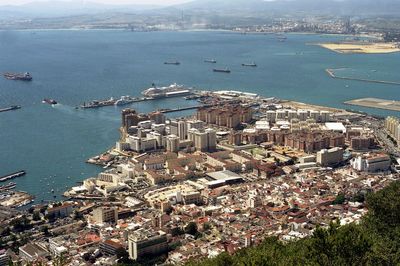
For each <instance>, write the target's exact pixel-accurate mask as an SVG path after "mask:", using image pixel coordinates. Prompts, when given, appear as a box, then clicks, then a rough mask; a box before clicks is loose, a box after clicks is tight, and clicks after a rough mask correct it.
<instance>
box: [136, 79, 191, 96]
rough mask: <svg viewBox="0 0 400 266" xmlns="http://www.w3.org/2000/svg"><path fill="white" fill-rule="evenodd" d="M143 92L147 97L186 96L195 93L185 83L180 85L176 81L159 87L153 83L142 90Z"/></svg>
mask: <svg viewBox="0 0 400 266" xmlns="http://www.w3.org/2000/svg"><path fill="white" fill-rule="evenodd" d="M142 94H143V95H144V96H145V97H148V98H152V99H155V98H171V97H180V96H186V95H191V94H193V92H192V90H191V89H189V88H186V87H185V86H183V85H178V84H176V83H174V84H171V85H170V86H168V87H157V86H155V85H154V84H153V86H152V87H151V88H149V89H147V90H144V91H142Z"/></svg>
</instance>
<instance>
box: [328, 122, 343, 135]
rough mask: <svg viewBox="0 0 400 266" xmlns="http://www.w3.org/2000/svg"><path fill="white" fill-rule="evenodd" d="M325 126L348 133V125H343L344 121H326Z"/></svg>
mask: <svg viewBox="0 0 400 266" xmlns="http://www.w3.org/2000/svg"><path fill="white" fill-rule="evenodd" d="M325 127H326V128H327V129H328V130H332V131H341V132H343V133H346V127H345V126H344V125H343V123H335V122H328V123H325Z"/></svg>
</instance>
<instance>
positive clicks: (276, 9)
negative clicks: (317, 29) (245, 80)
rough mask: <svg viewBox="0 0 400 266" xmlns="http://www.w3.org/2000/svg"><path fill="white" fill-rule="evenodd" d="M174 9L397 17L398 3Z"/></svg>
mask: <svg viewBox="0 0 400 266" xmlns="http://www.w3.org/2000/svg"><path fill="white" fill-rule="evenodd" d="M175 8H182V9H188V10H192V11H193V10H197V11H203V12H204V11H210V12H218V13H223V12H237V11H241V12H243V13H255V14H258V13H270V14H277V15H278V14H298V13H300V14H313V15H316V14H321V15H325V14H330V15H353V16H357V15H359V16H364V15H381V14H390V15H399V16H400V0H196V1H193V2H190V3H187V4H182V5H179V6H175Z"/></svg>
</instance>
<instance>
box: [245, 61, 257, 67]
mask: <svg viewBox="0 0 400 266" xmlns="http://www.w3.org/2000/svg"><path fill="white" fill-rule="evenodd" d="M242 66H245V67H257V64H256V63H254V62H253V63H244V64H242Z"/></svg>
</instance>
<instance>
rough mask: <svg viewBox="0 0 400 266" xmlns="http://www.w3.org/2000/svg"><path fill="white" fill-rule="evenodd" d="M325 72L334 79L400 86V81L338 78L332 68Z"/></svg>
mask: <svg viewBox="0 0 400 266" xmlns="http://www.w3.org/2000/svg"><path fill="white" fill-rule="evenodd" d="M325 72H326V73H328V75H329V76H330V77H331V78H334V79H343V80H355V81H361V82H369V83H379V84H387V85H400V81H386V80H376V79H363V78H352V77H346V76H338V75H336V74H335V69H331V68H328V69H325Z"/></svg>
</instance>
